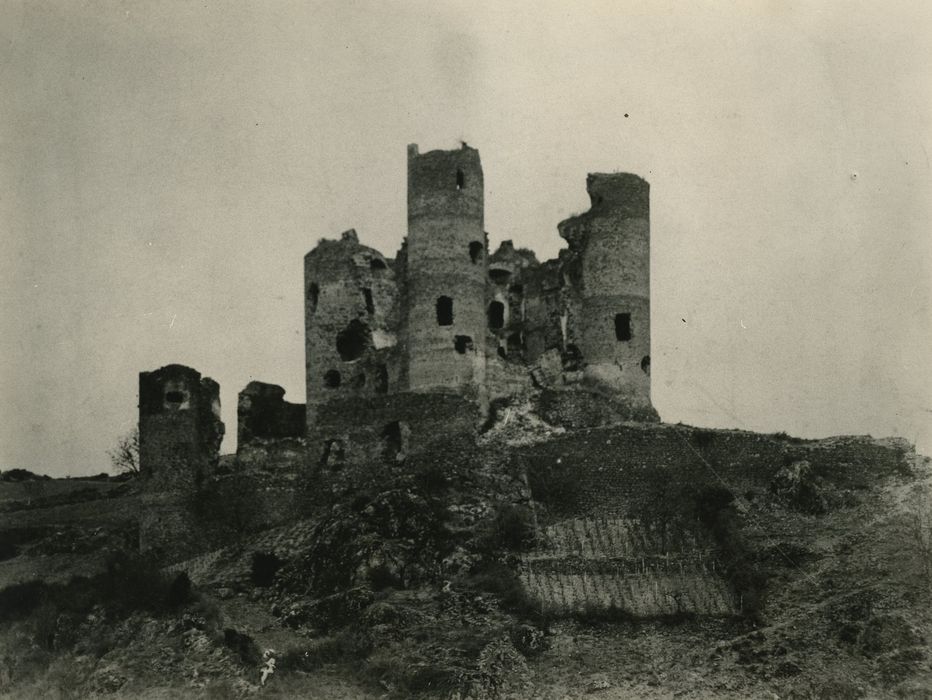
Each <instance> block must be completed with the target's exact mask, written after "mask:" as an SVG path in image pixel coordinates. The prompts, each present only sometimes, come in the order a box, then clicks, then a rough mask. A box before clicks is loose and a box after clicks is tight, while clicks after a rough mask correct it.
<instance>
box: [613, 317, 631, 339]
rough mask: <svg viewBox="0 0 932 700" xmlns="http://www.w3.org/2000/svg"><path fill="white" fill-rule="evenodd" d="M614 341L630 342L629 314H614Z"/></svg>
mask: <svg viewBox="0 0 932 700" xmlns="http://www.w3.org/2000/svg"><path fill="white" fill-rule="evenodd" d="M615 340H617V341H618V342H625V341H627V340H631V314H615Z"/></svg>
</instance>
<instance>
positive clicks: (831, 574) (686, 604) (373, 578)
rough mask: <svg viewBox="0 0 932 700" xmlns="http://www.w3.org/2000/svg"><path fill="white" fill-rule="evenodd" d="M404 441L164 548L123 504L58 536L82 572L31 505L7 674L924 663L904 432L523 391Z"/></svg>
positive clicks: (862, 680) (157, 677)
mask: <svg viewBox="0 0 932 700" xmlns="http://www.w3.org/2000/svg"><path fill="white" fill-rule="evenodd" d="M403 466H404V468H403V469H397V470H394V471H392V472H390V473H386V475H385V478H384V479H383V480H381V481H380V482H379V483H370V484H357V485H354V487H353V488H351V489H347V490H346V491H345V492H343V493H341V494H338V496H337V498H336V500H335V502H334V503H333V505H332V507H330V508H329V509H327V510H325V511H316V512H309V513H307V517H305V518H303V519H301V520H300V521H296V522H294V523H292V524H289V525H288V526H285V527H278V528H275V529H272V530H266V531H264V532H261V533H256V534H254V535H249V536H248V537H245V538H244V539H242V540H241V541H239V542H237V543H236V544H235V545H234V546H230V547H227V548H225V549H222V550H217V551H214V552H210V553H208V554H205V555H203V556H200V557H198V558H196V559H192V560H190V561H187V562H181V563H179V564H176V565H173V566H171V567H168V568H165V567H161V566H160V565H159V564H158V563H157V562H154V561H150V560H148V559H146V558H144V557H141V556H139V555H136V554H133V553H131V552H129V551H128V550H127V548H126V547H123V546H121V545H120V543H119V541H118V539H115V534H116V530H114V529H113V528H109V529H107V528H105V530H104V532H105V533H106V537H107V541H106V543H99V544H101V546H100V547H96V545H95V546H94V547H91V546H90V544H88V547H89V548H90V549H93V552H94V553H93V556H91V555H90V552H89V554H88V556H87V557H85V558H83V559H81V560H80V562H79V560H78V558H77V557H78V555H80V552H78V551H75V552H71V553H70V554H69V555H74V556H75V558H74V559H73V560H72V561H73V562H74V566H75V568H74V569H73V570H71V571H70V572H69V571H68V569H67V564H60V565H57V568H55V567H52V568H49V567H48V566H47V564H48V562H47V561H46V558H47V557H52V556H59V555H56V554H49V553H47V552H46V549H47V548H48V547H49V546H50V545H49V543H50V542H52V541H54V540H55V536H53V535H51V534H49V532H48V531H47V530H43V531H42V532H41V533H40V534H39V535H35V536H34V537H33V538H32V539H31V540H28V542H26V541H25V540H24V541H23V542H21V543H20V544H18V545H16V548H15V550H12V549H11V550H9V551H10V555H9V556H8V557H7V560H6V561H5V562H2V563H0V565H8V566H10V567H13V566H14V565H15V570H16V571H17V572H19V573H17V575H16V576H8V577H7V578H5V579H4V580H3V581H2V590H0V622H2V626H0V695H2V696H4V697H11V698H13V697H15V698H22V697H35V696H40V695H41V696H49V695H51V696H52V697H87V696H91V695H94V694H98V695H106V696H109V697H133V698H136V697H207V698H227V697H245V696H252V695H255V696H257V697H262V696H268V697H283V698H284V697H296V696H305V697H327V698H368V697H372V698H376V697H389V698H392V697H397V698H409V697H419V696H421V697H445V698H454V697H457V698H466V697H471V698H496V697H502V698H504V697H512V698H527V697H539V698H554V699H556V698H565V697H600V698H630V697H657V698H660V697H665V698H667V697H672V696H676V697H696V698H706V697H734V698H739V697H741V698H744V697H796V698H835V697H881V698H883V697H889V698H894V697H923V696H924V695H923V693H927V691H926V690H924V689H926V688H932V670H930V656H929V653H930V648H929V643H930V640H932V604H930V597H932V506H930V503H932V500H930V493H932V470H930V465H929V462H928V460H925V459H923V458H919V457H917V456H916V455H915V454H914V453H913V452H912V451H911V450H910V449H909V447H908V446H907V445H905V444H903V443H901V442H898V441H875V440H870V439H869V438H838V439H834V440H827V441H800V440H794V439H791V438H787V437H786V436H761V435H755V434H751V433H741V432H736V431H704V430H698V429H694V428H688V427H686V426H663V425H654V426H644V425H639V424H625V425H616V426H607V427H603V428H598V429H575V430H573V429H570V430H555V429H553V428H551V427H550V426H548V424H547V423H546V422H545V421H544V420H542V419H541V418H540V417H538V416H536V415H533V414H531V413H529V412H528V411H527V410H524V409H522V408H521V407H512V408H510V409H504V410H501V411H500V413H499V420H498V422H497V423H496V424H495V425H493V426H491V427H490V429H488V430H487V432H486V433H485V434H484V435H483V436H482V437H481V439H480V441H479V444H478V446H476V447H474V448H472V449H465V448H463V447H462V446H459V448H457V449H447V450H444V451H443V452H442V453H441V452H434V453H430V454H416V455H411V456H409V458H408V460H407V462H406V463H405V465H403ZM121 488H128V487H121ZM100 495H101V494H98V496H100ZM132 497H133V496H132V494H131V493H130V492H129V491H124V492H119V491H117V492H116V493H114V494H108V495H107V496H106V498H96V497H95V499H93V500H94V501H95V502H97V503H98V505H100V504H101V503H111V502H112V503H113V505H115V506H118V505H119V504H120V503H126V502H127V501H125V499H131V498H132ZM121 499H124V500H121ZM14 500H15V499H14ZM66 500H67V499H66ZM56 508H64V509H65V510H64V511H62V510H56ZM68 508H71V509H72V510H71V511H69V510H68ZM85 508H86V504H85ZM29 510H30V509H29V508H23V507H19V506H17V507H16V508H15V509H13V510H10V513H9V515H12V514H13V513H14V512H16V511H21V512H22V513H23V514H24V515H25V514H27V513H28V512H29ZM33 510H35V509H33ZM46 510H47V513H46V518H45V523H44V525H43V526H45V527H47V526H50V525H51V524H52V523H54V524H55V526H56V527H61V526H64V525H67V524H68V523H71V527H73V528H75V532H77V531H78V530H79V529H80V528H78V525H77V523H79V522H82V517H83V516H82V515H80V513H82V512H84V511H82V510H81V508H80V507H78V504H76V503H74V502H72V503H65V504H60V505H58V506H49V508H48V509H46ZM75 510H76V511H77V512H78V514H76V513H75V512H74V511H75ZM99 510H100V512H101V513H102V515H101V517H102V518H103V519H104V520H105V521H107V522H111V523H116V522H118V521H119V518H118V517H117V516H116V515H112V516H110V515H103V513H105V512H107V510H106V509H105V508H100V509H99ZM36 512H38V511H36ZM112 512H113V513H116V514H120V513H125V511H124V510H123V508H122V507H116V508H114V509H113V511H112ZM69 514H70V515H69ZM0 517H2V516H0ZM32 517H33V518H35V517H36V516H35V515H33V516H32ZM69 518H70V520H69ZM107 518H110V520H109V521H108V520H107ZM13 522H14V519H13V518H10V519H9V520H5V521H3V523H4V530H3V532H4V533H9V532H14V531H15V530H16V528H15V527H14V526H13V525H12V523H13ZM39 525H42V523H31V524H30V527H39ZM56 532H57V530H56ZM81 532H83V533H84V534H85V535H87V533H88V532H93V529H92V528H91V529H89V530H87V529H85V530H81ZM7 537H8V540H10V537H12V535H7ZM88 537H89V536H88ZM27 539H28V538H27ZM10 541H12V540H10ZM93 541H94V540H93V537H89V538H85V539H81V538H77V539H76V540H75V542H79V543H78V544H75V543H72V544H73V546H75V547H77V548H78V549H80V548H81V547H83V546H84V544H80V543H84V542H87V543H90V542H93ZM69 546H72V545H69ZM82 551H84V550H82ZM94 557H96V559H95V558H94ZM91 560H93V561H94V562H95V563H94V565H92V566H91V565H88V561H91ZM52 569H55V574H54V575H45V574H41V572H46V571H51V570H52ZM10 570H12V568H11V569H10ZM30 570H31V571H33V572H36V571H38V572H40V576H39V577H29V576H28V575H23V574H24V573H25V572H29V571H30ZM2 571H3V569H2V566H0V572H2ZM928 694H929V695H932V693H928Z"/></svg>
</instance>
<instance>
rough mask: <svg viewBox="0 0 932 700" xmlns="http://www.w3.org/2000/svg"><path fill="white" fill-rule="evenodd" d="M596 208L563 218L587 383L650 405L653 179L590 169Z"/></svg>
mask: <svg viewBox="0 0 932 700" xmlns="http://www.w3.org/2000/svg"><path fill="white" fill-rule="evenodd" d="M586 190H587V191H588V193H589V197H590V199H591V200H592V207H591V209H590V210H589V211H588V212H586V213H584V214H580V215H579V216H575V217H572V218H570V219H567V220H565V221H563V222H561V223H560V225H559V231H560V235H561V236H562V237H563V238H565V239H566V241H567V243H568V244H569V250H570V253H571V254H572V258H573V259H572V260H571V261H568V262H567V264H566V265H565V266H564V268H565V273H566V274H565V275H564V280H565V281H566V282H567V283H568V284H570V285H572V286H573V287H574V296H576V297H578V299H579V311H578V319H575V320H573V319H571V320H570V325H571V326H572V327H573V329H574V330H575V332H576V335H577V337H578V346H579V349H580V351H581V354H582V356H583V359H584V360H585V369H584V373H585V378H586V380H587V381H589V382H590V383H593V384H596V385H598V386H602V387H606V388H609V389H613V390H616V391H619V392H621V393H623V394H625V395H626V397H628V399H629V400H631V401H632V402H634V403H640V404H644V405H649V404H650V185H649V184H648V183H647V182H646V181H645V180H643V179H641V178H640V177H638V176H637V175H632V174H629V173H613V174H590V175H589V177H588V179H587V181H586Z"/></svg>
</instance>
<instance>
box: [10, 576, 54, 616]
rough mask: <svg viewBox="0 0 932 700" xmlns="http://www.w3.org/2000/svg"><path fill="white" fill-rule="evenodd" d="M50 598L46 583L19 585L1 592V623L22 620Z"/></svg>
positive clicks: (27, 582) (32, 582)
mask: <svg viewBox="0 0 932 700" xmlns="http://www.w3.org/2000/svg"><path fill="white" fill-rule="evenodd" d="M47 596H48V585H47V584H46V583H45V582H44V581H39V580H32V581H26V582H25V583H17V584H14V585H12V586H8V587H7V588H4V589H3V590H2V591H0V622H8V621H12V620H22V619H23V618H25V617H27V616H28V615H29V614H30V613H31V612H32V611H33V610H35V609H36V608H37V607H38V606H39V604H40V603H42V601H43V600H45V598H46V597H47Z"/></svg>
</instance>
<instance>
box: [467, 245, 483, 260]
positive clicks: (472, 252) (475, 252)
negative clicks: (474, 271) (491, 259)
mask: <svg viewBox="0 0 932 700" xmlns="http://www.w3.org/2000/svg"><path fill="white" fill-rule="evenodd" d="M483 247H484V246H483V245H482V244H481V243H480V242H479V241H473V242H472V243H470V244H469V259H470V260H472V264H473V265H475V264H476V263H478V262H479V260H480V259H481V257H482V249H483Z"/></svg>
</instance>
